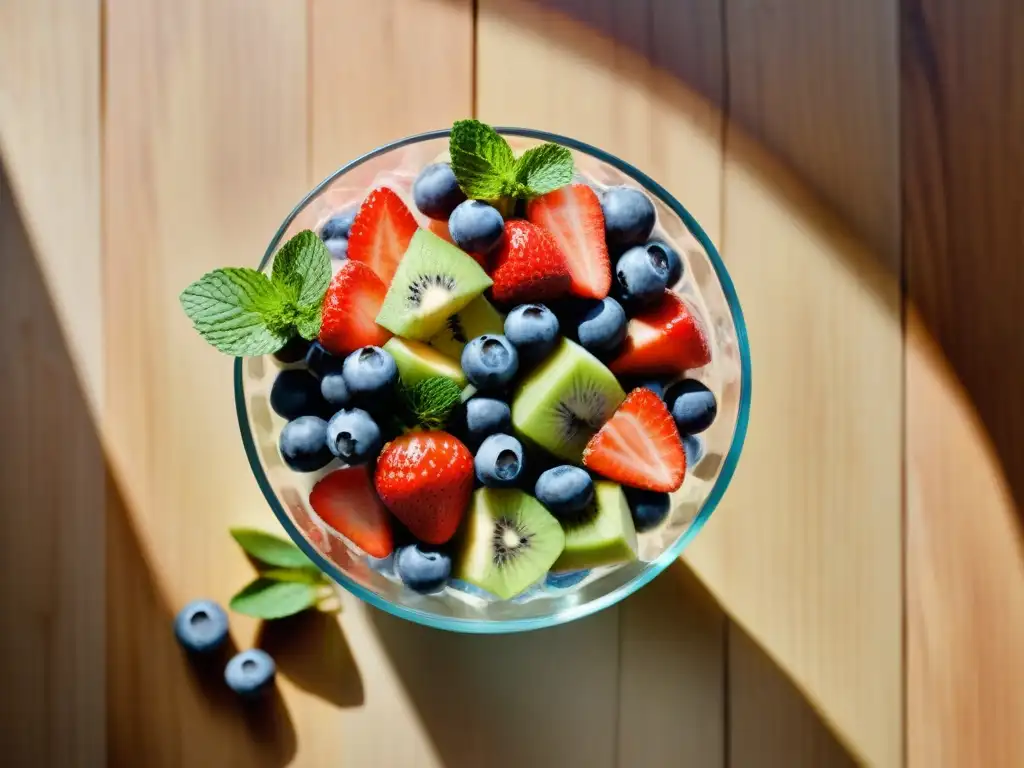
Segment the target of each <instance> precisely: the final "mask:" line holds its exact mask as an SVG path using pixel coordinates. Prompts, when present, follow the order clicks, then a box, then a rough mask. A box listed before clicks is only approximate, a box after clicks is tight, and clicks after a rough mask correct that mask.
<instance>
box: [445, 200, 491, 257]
mask: <svg viewBox="0 0 1024 768" xmlns="http://www.w3.org/2000/svg"><path fill="white" fill-rule="evenodd" d="M448 233H449V234H450V235H451V236H452V240H453V241H454V242H455V244H456V245H457V246H459V248H461V249H462V250H464V251H466V252H467V253H478V254H481V255H486V254H488V253H490V252H491V251H493V250H494V248H495V247H496V246H497V245H498V243H500V242H501V237H502V235H503V234H504V233H505V220H504V219H503V218H502V217H501V214H500V213H498V210H497V209H496V208H494V207H493V206H491V205H488V204H487V203H484V202H481V201H479V200H467V201H466V202H464V203H460V204H459V205H458V207H457V208H456V209H455V210H454V211H452V215H451V217H450V218H449V219H448Z"/></svg>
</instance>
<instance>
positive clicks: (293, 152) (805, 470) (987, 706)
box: [0, 0, 1024, 768]
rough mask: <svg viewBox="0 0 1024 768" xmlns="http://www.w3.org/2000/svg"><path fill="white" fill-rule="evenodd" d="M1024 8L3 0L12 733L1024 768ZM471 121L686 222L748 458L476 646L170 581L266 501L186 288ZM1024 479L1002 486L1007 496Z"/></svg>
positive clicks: (368, 762)
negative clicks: (214, 620) (181, 642)
mask: <svg viewBox="0 0 1024 768" xmlns="http://www.w3.org/2000/svg"><path fill="white" fill-rule="evenodd" d="M1022 43H1024V5H1021V3H1020V2H1018V0H976V2H974V3H972V4H968V5H962V4H961V3H959V2H956V0H860V1H859V2H856V3H853V2H839V0H830V1H827V2H826V1H823V0H630V2H629V3H626V2H615V0H475V1H474V0H377V2H375V3H369V2H365V0H174V1H173V2H172V1H171V0H106V2H101V0H3V2H0V150H2V161H3V176H2V179H0V256H2V258H0V321H2V322H0V327H2V328H3V329H4V331H5V333H3V334H2V335H0V339H2V340H0V382H3V384H2V386H3V387H4V393H5V397H4V398H3V399H2V409H3V411H2V416H3V418H2V421H0V423H2V424H4V425H5V429H4V432H3V437H2V438H0V439H2V443H0V445H2V446H3V461H2V462H0V493H2V496H0V499H2V505H3V514H2V520H3V529H2V530H0V575H2V580H0V590H2V592H0V596H2V601H0V602H2V605H3V608H2V611H3V613H2V617H3V624H2V628H3V631H2V632H0V638H2V639H0V664H2V666H0V689H2V690H3V696H2V699H0V700H2V701H3V703H4V710H3V714H4V717H3V724H2V728H0V733H2V739H0V750H2V752H0V754H2V755H3V758H0V762H3V764H4V765H12V766H22V765H26V766H29V765H30V766H41V765H61V766H78V765H81V766H97V765H102V764H103V763H104V762H106V763H108V764H111V765H119V766H120V765H125V766H135V765H146V766H161V765H168V766H178V765H184V766H203V765H220V766H226V765H239V766H254V765H271V766H279V765H285V764H294V765H302V766H324V765H346V766H360V767H362V766H403V767H406V766H408V767H411V766H448V767H449V768H459V767H463V766H465V767H466V768H470V767H473V768H475V767H476V766H484V765H487V766H527V765H528V766H545V767H546V766H568V767H575V766H586V767H587V768H604V767H606V766H607V767H610V766H621V767H622V768H626V767H627V766H628V767H630V768H633V767H634V766H636V767H641V766H657V767H661V766H676V765H679V766H682V765H686V766H698V767H699V768H704V766H708V767H715V766H723V767H728V768H745V767H746V766H755V767H760V766H780V767H782V766H785V767H786V768H790V767H792V766H815V767H817V766H843V765H851V764H858V763H859V764H866V765H872V766H883V767H888V766H897V765H908V766H911V767H912V768H937V767H941V766H971V767H973V766H986V768H989V767H991V768H1002V767H1003V766H1006V767H1007V768H1012V767H1013V766H1020V765H1024V738H1022V737H1021V735H1020V733H1021V732H1020V723H1021V722H1024V662H1022V660H1021V659H1022V657H1021V653H1020V649H1021V647H1022V640H1024V569H1022V562H1024V560H1022V557H1021V551H1020V538H1019V527H1018V522H1019V521H1018V517H1019V509H1020V500H1021V498H1022V494H1024V449H1022V448H1021V445H1022V441H1024V409H1022V406H1021V394H1020V393H1021V392H1022V391H1024V342H1022V341H1021V335H1020V332H1019V326H1020V317H1021V310H1020V307H1021V304H1022V301H1024V277H1022V269H1024V267H1022V264H1024V258H1022V255H1021V253H1022V247H1024V235H1022V230H1021V221H1022V217H1024V184H1022V183H1021V178H1022V177H1024V54H1022V53H1021V51H1024V45H1022ZM473 114H475V115H478V116H479V117H481V118H482V119H485V120H488V121H490V122H493V123H501V124H518V125H529V126H532V127H538V128H547V129H551V130H555V131H559V132H562V133H566V134H570V135H573V136H577V137H579V138H581V139H584V140H587V141H590V142H592V143H595V144H598V145H600V146H602V147H605V148H607V149H608V150H611V151H612V152H615V153H618V154H620V155H621V156H623V157H624V158H626V159H628V160H629V161H631V162H633V163H635V164H636V165H639V166H640V167H642V168H644V169H646V170H648V171H650V172H651V173H652V175H653V176H655V178H657V179H658V180H659V181H660V182H662V183H663V184H664V185H665V186H667V187H668V188H669V189H670V190H672V191H673V192H674V193H675V194H676V195H677V196H678V197H679V198H680V199H681V200H682V202H683V203H684V204H685V205H686V206H688V207H689V208H690V209H691V210H692V211H693V212H694V213H695V215H696V216H697V217H698V218H699V219H700V220H701V221H702V222H703V224H704V225H705V227H706V228H707V230H708V232H709V234H710V235H711V237H712V238H713V239H714V240H715V241H716V242H717V243H718V244H719V246H720V248H721V250H722V252H723V255H724V257H725V259H726V261H727V263H728V266H729V268H730V270H731V272H732V274H733V276H734V278H735V280H736V283H737V287H738V290H739V293H740V297H741V299H742V301H743V305H744V309H745V312H746V315H747V322H748V325H749V326H750V331H751V344H752V347H753V356H754V357H753V361H754V372H755V377H754V391H755V399H754V405H753V413H752V420H751V427H750V434H749V437H748V440H747V445H746V449H745V453H744V456H743V460H742V462H741V465H740V469H739V473H738V475H737V477H736V479H735V481H734V483H733V487H732V488H731V489H730V491H729V493H728V494H727V497H726V500H725V502H724V503H723V504H722V506H721V508H720V509H719V511H718V512H717V513H716V515H715V516H714V518H713V519H712V521H711V522H710V524H709V525H708V527H707V528H706V530H705V532H703V533H702V535H701V536H700V537H699V539H698V541H697V542H696V543H695V544H694V545H693V547H692V548H691V549H690V550H689V551H688V552H687V553H686V556H685V558H684V562H681V563H679V564H678V565H676V566H673V567H672V568H670V569H669V570H668V571H667V572H666V573H665V574H664V575H663V576H662V577H660V578H659V579H657V580H656V581H655V582H654V583H653V584H652V585H651V586H650V587H649V588H647V589H645V590H643V591H642V592H641V593H640V594H637V595H636V596H634V597H632V598H630V599H628V600H627V601H625V602H624V603H623V604H621V606H617V607H615V608H612V609H609V610H606V611H604V612H603V613H601V614H599V615H597V616H594V617H592V618H589V619H587V620H584V621H581V622H579V623H577V624H574V625H571V626H566V627H562V628H559V629H555V630H549V631H543V632H538V633H530V634H527V635H521V636H513V637H466V636H458V635H451V634H444V633H440V632H436V631H432V630H428V629H425V628H422V627H418V626H413V625H408V624H405V623H402V622H399V621H397V620H395V619H393V618H391V617H389V616H385V615H383V614H381V613H379V612H376V611H374V610H372V609H369V608H367V607H365V606H363V605H361V604H358V603H357V602H356V601H355V600H354V599H351V600H347V601H345V603H344V606H343V612H342V614H341V618H340V621H335V620H334V619H333V618H330V617H325V616H307V617H304V618H300V619H298V620H291V621H288V622H284V623H282V624H278V625H275V626H273V627H267V628H260V627H258V626H257V624H256V623H255V622H252V621H248V620H245V619H244V618H241V617H232V630H233V639H234V642H235V643H236V644H237V645H238V646H239V647H244V646H249V645H250V644H252V643H254V642H259V643H260V644H262V645H264V646H267V647H270V648H271V649H272V650H273V651H274V652H275V654H276V655H277V657H278V659H279V663H280V667H281V671H282V675H281V678H282V679H281V683H280V686H279V688H280V695H279V697H278V698H277V700H276V701H275V702H274V703H273V705H272V706H271V707H269V708H268V709H267V710H266V711H261V712H256V713H252V712H249V713H247V712H245V711H243V710H242V709H240V708H239V707H238V706H237V705H236V704H235V703H234V702H232V700H231V699H230V698H229V697H226V696H225V695H224V693H223V691H222V690H221V688H220V687H219V686H218V685H217V684H216V679H217V675H216V670H215V671H214V674H213V675H212V677H211V675H210V674H208V673H207V674H203V673H201V671H197V670H196V669H194V668H193V667H190V666H189V665H188V664H187V663H186V661H185V660H184V658H183V657H182V655H181V654H180V652H179V650H178V649H177V647H176V645H175V644H174V641H173V638H172V636H171V632H170V621H171V617H172V616H173V614H174V613H175V612H176V611H177V609H178V608H180V607H181V605H182V604H183V603H184V602H186V601H187V600H189V599H191V598H194V597H196V596H200V595H204V596H209V597H211V598H214V599H217V600H220V601H226V599H227V598H228V597H229V595H230V594H231V593H232V592H233V591H234V590H235V589H237V588H238V587H239V586H240V585H241V584H243V583H244V582H245V581H246V580H247V579H248V578H249V576H250V572H251V569H250V566H249V565H248V564H247V563H246V561H245V560H244V558H243V557H242V556H241V555H240V554H239V552H238V551H237V550H236V549H235V547H234V546H233V544H232V542H231V541H230V539H229V537H228V536H227V532H226V531H227V528H228V526H229V525H236V524H251V525H256V526H261V527H266V528H268V529H272V528H273V527H274V520H273V518H272V516H271V513H270V511H269V510H268V509H267V507H266V504H265V503H264V501H263V499H262V497H261V496H260V493H259V491H258V489H257V488H256V485H255V483H254V482H253V481H252V478H251V475H250V473H249V470H248V467H247V466H246V462H245V459H244V457H243V454H242V450H241V445H240V442H239V439H238V435H237V432H236V427H235V424H234V412H233V407H232V392H231V388H230V384H229V376H230V361H229V360H227V359H225V358H223V357H221V356H219V355H218V354H217V353H216V352H214V351H212V350H211V349H208V348H207V347H205V346H204V345H203V344H201V343H200V342H198V341H197V340H196V339H195V337H194V335H193V333H192V331H191V329H190V327H189V323H188V321H187V320H186V318H185V317H184V315H183V314H182V313H181V311H180V309H179V307H178V303H177V299H176V296H177V293H178V292H179V290H180V289H181V288H182V286H184V285H186V284H187V283H188V282H189V281H190V280H191V279H193V278H194V277H195V276H196V275H198V274H200V273H201V272H202V271H203V270H205V269H207V268H212V267H214V266H219V265H224V264H236V263H237V264H245V263H254V262H255V261H256V260H257V259H258V257H259V255H260V254H261V253H262V250H263V248H264V246H265V244H266V242H267V241H268V239H269V237H270V236H271V234H272V233H273V231H274V230H275V228H276V227H277V225H278V223H279V222H280V220H281V218H282V216H283V215H284V214H285V213H286V212H287V211H288V210H289V209H290V208H291V207H292V205H293V204H294V203H295V202H296V201H297V200H298V199H299V198H300V197H301V196H302V195H303V194H304V192H305V191H306V190H308V189H309V188H310V187H311V186H312V185H313V184H314V183H315V182H316V181H318V180H319V179H321V178H323V177H324V176H325V175H327V174H328V173H329V172H330V171H331V170H333V169H334V168H336V167H337V166H339V165H340V164H342V163H344V162H345V161H346V160H348V159H349V158H351V157H353V156H354V155H356V154H358V153H360V152H362V151H364V150H367V149H370V148H372V147H374V146H376V145H378V144H381V143H383V142H385V141H387V140H390V139H393V138H397V137H399V136H402V135H405V134H408V133H412V132H416V131H421V130H426V129H432V128H438V127H444V126H447V125H449V124H450V123H451V121H452V120H453V119H456V118H459V117H463V116H467V115H473ZM1015 499H1016V501H1015Z"/></svg>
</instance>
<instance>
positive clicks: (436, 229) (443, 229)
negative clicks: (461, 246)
mask: <svg viewBox="0 0 1024 768" xmlns="http://www.w3.org/2000/svg"><path fill="white" fill-rule="evenodd" d="M427 229H429V230H430V231H431V232H433V233H434V234H435V235H437V236H438V237H440V238H441V239H442V240H444V241H445V242H448V243H451V244H452V245H455V241H454V240H452V233H451V232H449V231H448V222H447V221H439V220H438V219H431V220H430V223H429V224H427Z"/></svg>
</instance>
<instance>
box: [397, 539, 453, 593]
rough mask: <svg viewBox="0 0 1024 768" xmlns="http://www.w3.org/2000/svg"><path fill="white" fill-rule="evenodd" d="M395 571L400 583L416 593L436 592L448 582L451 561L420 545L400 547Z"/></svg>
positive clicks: (437, 552) (439, 553) (445, 556)
mask: <svg viewBox="0 0 1024 768" xmlns="http://www.w3.org/2000/svg"><path fill="white" fill-rule="evenodd" d="M395 570H396V571H397V573H398V577H399V578H400V579H401V580H402V583H403V584H405V586H407V587H409V589H412V590H415V591H416V592H436V591H437V590H439V589H441V588H442V587H443V586H444V585H445V583H446V582H447V581H448V577H449V576H450V575H451V572H452V560H451V558H450V557H448V555H446V554H445V553H444V552H439V551H437V550H433V549H427V548H425V547H423V546H422V545H420V544H411V545H410V546H408V547H402V548H401V549H400V550H398V552H397V554H396V555H395Z"/></svg>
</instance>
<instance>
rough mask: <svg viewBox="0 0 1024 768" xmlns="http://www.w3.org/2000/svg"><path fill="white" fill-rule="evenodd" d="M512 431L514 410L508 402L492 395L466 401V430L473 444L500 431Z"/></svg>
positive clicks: (477, 443)
mask: <svg viewBox="0 0 1024 768" xmlns="http://www.w3.org/2000/svg"><path fill="white" fill-rule="evenodd" d="M511 431H512V410H511V409H510V408H509V407H508V403H503V402H502V401H501V400H495V399H494V398H491V397H474V398H473V399H472V400H470V401H469V402H467V403H466V432H467V437H468V438H469V441H470V443H471V444H472V445H479V444H480V443H482V442H483V441H484V438H486V437H489V436H490V435H494V434H497V433H498V432H511Z"/></svg>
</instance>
